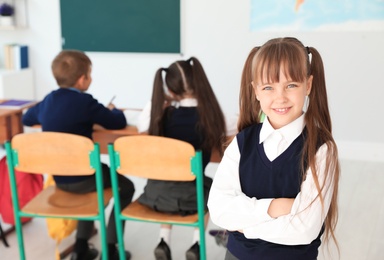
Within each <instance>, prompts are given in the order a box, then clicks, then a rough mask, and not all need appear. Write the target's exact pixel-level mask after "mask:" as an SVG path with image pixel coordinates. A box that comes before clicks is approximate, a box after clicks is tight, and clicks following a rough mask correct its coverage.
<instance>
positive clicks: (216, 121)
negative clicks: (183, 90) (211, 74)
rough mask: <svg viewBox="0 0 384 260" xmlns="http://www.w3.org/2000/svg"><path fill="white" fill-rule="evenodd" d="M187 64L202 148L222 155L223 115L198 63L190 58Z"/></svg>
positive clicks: (224, 137)
mask: <svg viewBox="0 0 384 260" xmlns="http://www.w3.org/2000/svg"><path fill="white" fill-rule="evenodd" d="M187 63H188V64H191V68H192V75H193V77H192V85H193V89H194V95H195V97H196V99H197V102H198V106H197V109H198V112H199V117H200V126H201V128H202V129H203V130H204V132H205V140H204V144H203V148H205V149H212V148H216V149H217V150H218V151H219V152H220V155H222V154H223V150H224V148H223V144H224V143H225V142H226V125H225V120H224V114H223V112H222V110H221V108H220V105H219V102H218V101H217V99H216V96H215V94H214V92H213V90H212V87H211V84H210V83H209V80H208V77H207V75H206V74H205V72H204V69H203V66H202V65H201V63H200V61H199V60H198V59H197V58H195V57H191V58H190V59H188V60H187Z"/></svg>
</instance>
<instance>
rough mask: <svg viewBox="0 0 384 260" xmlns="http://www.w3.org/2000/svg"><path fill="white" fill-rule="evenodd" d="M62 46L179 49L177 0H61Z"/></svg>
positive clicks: (104, 49)
mask: <svg viewBox="0 0 384 260" xmlns="http://www.w3.org/2000/svg"><path fill="white" fill-rule="evenodd" d="M60 12H61V35H62V47H63V49H78V50H82V51H95V52H153V53H180V0H61V1H60Z"/></svg>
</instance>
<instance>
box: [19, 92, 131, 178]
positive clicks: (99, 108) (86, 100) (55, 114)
mask: <svg viewBox="0 0 384 260" xmlns="http://www.w3.org/2000/svg"><path fill="white" fill-rule="evenodd" d="M23 124H24V125H26V126H33V125H37V124H40V125H41V127H42V130H43V131H52V132H63V133H71V134H77V135H82V136H85V137H88V138H90V139H92V131H93V125H94V124H99V125H101V126H103V127H104V128H107V129H121V128H124V127H125V126H126V125H127V121H126V119H125V116H124V114H123V112H121V111H120V110H118V109H113V110H112V111H111V110H109V109H108V108H106V107H105V106H104V105H102V104H100V103H99V102H98V101H97V100H96V99H94V98H93V97H92V95H90V94H87V93H83V92H80V91H78V90H76V89H73V88H70V89H68V88H59V89H57V90H54V91H52V92H51V93H49V94H48V95H47V96H46V97H45V98H44V99H43V100H42V101H41V102H39V103H38V104H36V106H34V107H31V108H29V109H28V110H27V112H26V113H25V114H24V116H23ZM90 177H92V176H73V177H72V176H71V177H67V176H66V177H63V176H54V179H55V181H56V182H58V183H73V182H79V181H82V180H84V179H87V178H90Z"/></svg>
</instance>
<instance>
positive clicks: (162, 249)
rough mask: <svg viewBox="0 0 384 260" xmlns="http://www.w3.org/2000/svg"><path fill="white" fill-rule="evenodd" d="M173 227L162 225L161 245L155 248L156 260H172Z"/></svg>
mask: <svg viewBox="0 0 384 260" xmlns="http://www.w3.org/2000/svg"><path fill="white" fill-rule="evenodd" d="M171 231H172V225H168V224H162V225H161V226H160V243H159V244H158V245H157V247H156V248H155V252H154V253H155V259H156V260H171V259H172V256H171V250H170V248H169V245H170V241H171Z"/></svg>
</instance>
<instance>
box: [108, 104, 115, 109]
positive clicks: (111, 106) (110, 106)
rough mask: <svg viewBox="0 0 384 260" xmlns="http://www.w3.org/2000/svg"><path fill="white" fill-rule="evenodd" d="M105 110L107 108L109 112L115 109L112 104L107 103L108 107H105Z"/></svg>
mask: <svg viewBox="0 0 384 260" xmlns="http://www.w3.org/2000/svg"><path fill="white" fill-rule="evenodd" d="M107 108H108V109H109V110H112V109H114V108H116V107H115V105H114V104H112V103H109V104H108V106H107Z"/></svg>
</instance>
